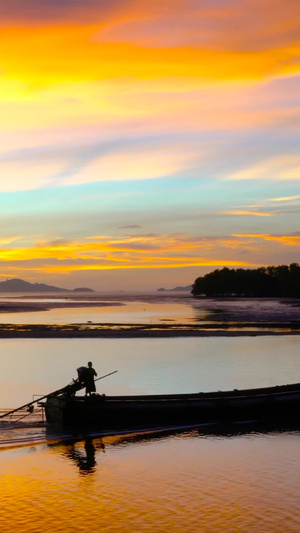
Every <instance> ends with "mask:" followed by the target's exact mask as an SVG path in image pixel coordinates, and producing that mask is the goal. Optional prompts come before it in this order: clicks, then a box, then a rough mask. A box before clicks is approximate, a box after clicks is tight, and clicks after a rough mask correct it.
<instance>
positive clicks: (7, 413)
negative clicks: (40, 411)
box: [0, 370, 118, 419]
mask: <svg viewBox="0 0 300 533" xmlns="http://www.w3.org/2000/svg"><path fill="white" fill-rule="evenodd" d="M116 372H118V371H117V370H114V372H110V373H109V374H105V376H100V378H97V379H95V381H99V379H104V378H107V377H108V376H111V375H112V374H115V373H116ZM70 385H73V383H70V384H69V385H66V386H65V387H62V388H61V389H58V390H56V391H54V392H49V394H45V396H41V397H40V398H37V399H36V400H32V401H31V402H28V403H25V404H24V405H21V406H20V407H16V409H12V410H11V411H7V412H6V413H4V415H0V419H1V418H4V417H5V416H9V415H12V414H13V413H16V412H17V411H20V410H21V409H25V407H30V406H31V405H33V404H35V403H37V402H40V401H41V400H45V398H50V397H51V396H58V395H59V393H60V392H63V391H64V390H65V389H66V388H67V387H69V386H70ZM81 388H82V389H83V388H84V385H83V386H82V387H81ZM79 390H80V389H79Z"/></svg>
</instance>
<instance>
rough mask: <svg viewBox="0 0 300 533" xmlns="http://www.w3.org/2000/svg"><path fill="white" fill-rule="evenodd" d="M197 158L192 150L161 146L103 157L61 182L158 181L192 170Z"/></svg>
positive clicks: (174, 146)
mask: <svg viewBox="0 0 300 533" xmlns="http://www.w3.org/2000/svg"><path fill="white" fill-rule="evenodd" d="M198 158H199V155H198V154H196V153H195V150H194V148H193V147H190V148H187V147H184V146H181V147H179V149H178V147H177V146H176V144H175V145H169V146H168V145H165V146H162V147H157V146H152V147H151V148H150V147H140V148H138V147H137V149H135V150H132V149H131V150H129V149H128V150H119V152H116V153H113V154H107V155H103V156H102V157H99V158H96V159H94V160H93V161H91V162H90V163H89V164H87V165H86V167H85V168H83V169H82V170H79V171H78V172H75V173H74V174H73V175H72V176H71V177H70V178H66V179H65V180H64V185H74V184H79V183H88V182H93V181H123V180H144V179H152V178H160V177H163V176H169V175H172V174H176V173H178V172H181V171H183V170H186V169H188V168H191V167H193V166H194V165H195V164H196V160H197V159H198Z"/></svg>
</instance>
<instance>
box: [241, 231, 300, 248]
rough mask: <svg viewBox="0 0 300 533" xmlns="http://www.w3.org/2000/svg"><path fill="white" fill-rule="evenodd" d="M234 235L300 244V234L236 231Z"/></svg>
mask: <svg viewBox="0 0 300 533" xmlns="http://www.w3.org/2000/svg"><path fill="white" fill-rule="evenodd" d="M232 236H233V237H241V238H243V239H262V240H264V241H274V242H277V243H280V244H284V245H288V246H300V235H268V234H263V233H261V234H260V233H245V234H240V233H235V234H233V235H232Z"/></svg>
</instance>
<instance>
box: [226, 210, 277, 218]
mask: <svg viewBox="0 0 300 533" xmlns="http://www.w3.org/2000/svg"><path fill="white" fill-rule="evenodd" d="M221 214H222V215H230V216H247V217H248V216H250V217H271V216H273V214H274V213H263V212H259V211H250V210H249V211H247V210H244V209H236V210H228V211H223V212H222V213H221Z"/></svg>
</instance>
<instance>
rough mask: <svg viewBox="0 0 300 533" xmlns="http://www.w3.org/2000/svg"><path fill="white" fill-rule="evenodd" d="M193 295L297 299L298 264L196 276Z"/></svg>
mask: <svg viewBox="0 0 300 533" xmlns="http://www.w3.org/2000/svg"><path fill="white" fill-rule="evenodd" d="M192 294H193V296H204V297H205V296H206V297H221V296H223V297H231V296H232V297H234V296H238V297H250V298H276V297H277V298H278V297H279V298H300V266H299V265H298V263H292V264H290V265H289V266H287V265H280V266H268V267H266V268H265V267H260V268H256V269H243V268H238V269H236V270H235V269H229V268H223V269H222V270H214V271H213V272H210V273H209V274H206V275H205V276H203V277H200V278H197V279H196V281H195V283H194V284H193V286H192Z"/></svg>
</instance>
